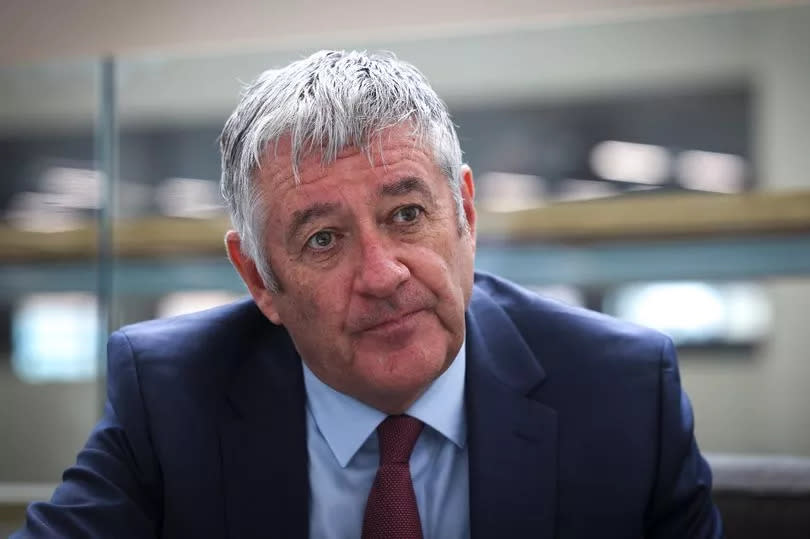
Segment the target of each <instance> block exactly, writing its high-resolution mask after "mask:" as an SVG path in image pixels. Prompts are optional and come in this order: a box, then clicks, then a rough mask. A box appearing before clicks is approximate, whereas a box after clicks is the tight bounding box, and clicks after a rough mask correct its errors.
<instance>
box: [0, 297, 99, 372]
mask: <svg viewBox="0 0 810 539" xmlns="http://www.w3.org/2000/svg"><path fill="white" fill-rule="evenodd" d="M98 338H99V323H98V309H97V305H96V297H95V296H94V295H92V294H84V293H55V294H33V295H29V296H26V297H24V298H23V299H22V300H21V301H20V302H19V304H18V305H17V306H16V308H15V310H14V313H13V315H12V332H11V340H12V344H11V366H12V369H13V371H14V373H15V374H16V375H17V376H18V377H19V378H20V379H21V380H24V381H26V382H29V383H44V382H78V381H87V380H92V379H94V378H95V377H96V375H97V372H98V361H97V358H96V345H97V343H98Z"/></svg>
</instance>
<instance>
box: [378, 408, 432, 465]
mask: <svg viewBox="0 0 810 539" xmlns="http://www.w3.org/2000/svg"><path fill="white" fill-rule="evenodd" d="M424 426H425V424H424V423H422V422H421V421H419V420H418V419H416V418H415V417H411V416H409V415H389V416H388V417H386V418H385V419H384V420H383V422H382V423H380V425H379V426H378V427H377V437H378V438H379V441H380V464H394V463H397V462H400V463H407V462H409V461H410V460H411V452H412V451H413V446H414V445H416V439H417V438H419V434H420V433H421V432H422V428H423V427H424Z"/></svg>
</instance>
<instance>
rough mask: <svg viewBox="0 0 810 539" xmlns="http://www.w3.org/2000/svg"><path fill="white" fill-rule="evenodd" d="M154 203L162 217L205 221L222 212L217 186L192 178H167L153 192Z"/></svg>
mask: <svg viewBox="0 0 810 539" xmlns="http://www.w3.org/2000/svg"><path fill="white" fill-rule="evenodd" d="M155 202H156V203H157V205H158V207H159V208H160V211H161V212H162V213H163V214H164V215H168V216H170V217H186V218H194V219H205V218H208V217H214V216H216V215H218V214H220V213H221V212H222V211H223V206H222V203H221V199H220V194H219V185H218V184H217V183H216V182H212V181H208V180H197V179H194V178H168V179H166V180H164V181H163V183H161V184H160V185H159V186H158V187H157V190H156V191H155Z"/></svg>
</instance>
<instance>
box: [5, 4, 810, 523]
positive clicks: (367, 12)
mask: <svg viewBox="0 0 810 539" xmlns="http://www.w3.org/2000/svg"><path fill="white" fill-rule="evenodd" d="M0 35H3V36H4V38H3V39H2V42H0V534H3V533H7V532H9V531H11V529H13V528H15V527H16V526H17V525H19V524H20V522H21V518H22V511H23V508H24V506H25V504H26V503H28V502H29V501H31V500H36V499H46V498H48V497H49V496H50V493H51V491H52V489H53V487H54V485H55V484H56V483H58V481H59V480H60V477H61V472H62V470H63V469H64V468H65V467H67V466H69V465H70V464H71V463H72V462H73V461H74V459H75V455H76V453H77V451H78V450H79V449H80V448H81V446H82V445H83V443H84V441H85V439H86V437H87V435H88V433H89V431H90V429H91V428H92V426H93V424H94V423H95V421H96V420H97V419H98V417H99V415H100V410H101V407H102V405H103V401H104V391H105V389H104V361H105V357H104V343H105V341H106V336H107V335H108V333H109V331H111V330H112V329H114V328H116V327H119V326H121V325H123V324H128V323H132V322H136V321H139V320H145V319H149V318H154V317H163V316H171V315H174V314H178V313H182V312H187V311H191V310H197V309H200V308H205V307H208V306H212V305H216V304H220V303H224V302H227V301H229V300H231V299H232V298H236V297H239V296H242V295H244V294H245V293H246V291H245V289H244V287H243V286H242V284H241V283H240V281H239V279H238V276H237V275H236V273H235V272H234V271H233V270H232V269H231V267H230V265H229V263H228V261H227V259H226V257H225V253H224V249H223V244H222V236H223V233H224V231H225V230H226V229H227V227H228V219H227V216H226V215H225V213H224V210H223V206H222V202H221V200H220V197H219V192H218V179H219V174H220V169H219V155H218V151H217V144H216V139H217V136H218V134H219V131H220V129H221V127H222V125H223V123H224V120H225V118H226V117H227V116H228V115H229V113H230V111H231V110H232V109H233V107H234V106H235V105H236V103H237V100H238V97H239V92H240V88H241V85H242V84H243V83H245V82H248V81H250V80H252V79H253V78H255V77H256V76H257V75H258V74H259V73H260V72H261V71H262V70H264V69H266V68H268V67H274V66H281V65H284V64H286V63H288V62H289V61H291V60H294V59H297V58H300V57H302V56H304V55H306V54H308V53H309V52H312V51H314V50H317V49H320V48H346V49H350V48H358V49H367V50H379V49H383V50H391V51H394V52H395V53H396V54H397V55H398V56H399V57H400V58H403V59H405V60H407V61H410V62H412V63H413V64H415V65H416V66H417V67H419V68H420V69H421V70H422V71H423V72H424V73H425V75H426V76H427V77H428V79H429V80H430V81H431V83H432V84H433V86H434V87H435V89H436V90H437V92H438V93H439V95H441V96H442V97H443V98H444V99H445V100H446V102H447V104H448V106H449V108H450V110H451V112H452V113H453V116H454V119H455V121H456V123H457V125H458V128H459V133H460V137H461V142H462V148H463V149H464V151H465V158H466V160H467V161H468V162H469V163H470V164H471V166H472V168H473V170H474V171H475V173H476V180H477V189H478V191H477V205H478V208H479V211H480V212H481V215H480V225H479V226H480V229H479V237H478V242H479V249H478V257H477V265H478V267H479V268H480V269H483V270H488V271H492V272H495V273H498V274H501V275H503V276H505V277H508V278H511V279H513V280H515V281H518V282H520V283H522V284H524V285H526V286H528V287H532V288H535V289H537V290H538V291H539V292H540V293H542V294H547V295H551V296H554V297H557V298H559V299H560V300H561V301H566V302H570V303H575V304H579V305H583V306H585V307H588V308H591V309H596V310H599V311H603V312H606V313H608V314H611V315H614V316H619V317H622V318H625V319H628V320H631V321H634V322H636V323H639V324H643V325H648V326H652V327H656V328H659V329H661V330H662V331H664V332H666V333H668V334H670V335H671V336H672V337H673V339H674V340H675V342H676V344H677V345H678V349H679V357H680V366H681V373H682V379H683V385H684V387H685V389H686V390H687V392H688V393H689V396H690V398H691V400H692V404H693V407H694V410H695V414H696V434H697V439H698V443H699V444H700V446H701V449H702V450H703V451H704V452H705V453H707V454H708V455H709V456H710V459H711V462H712V465H713V466H714V467H715V474H716V478H717V485H718V487H719V488H725V487H727V488H729V489H734V488H740V489H743V490H745V489H749V490H750V491H751V492H753V494H754V496H755V497H758V498H757V499H758V500H759V501H760V503H762V504H764V503H766V502H767V503H768V504H770V505H768V506H767V511H769V512H771V513H772V514H773V515H774V518H778V519H782V522H793V524H791V525H790V526H786V531H785V532H784V533H785V534H786V535H784V536H786V537H787V536H789V534H790V533H791V530H794V531H795V530H797V529H799V526H801V525H802V524H797V522H801V523H803V525H804V526H810V523H809V522H808V520H810V516H805V517H802V515H801V514H800V512H801V511H802V510H806V509H807V507H808V505H806V504H807V503H808V500H810V391H808V386H810V352H808V350H810V331H808V329H810V324H808V312H810V142H808V139H809V138H810V137H808V129H810V97H808V96H810V5H808V4H807V3H805V2H767V1H761V2H742V1H739V2H736V1H727V2H708V1H664V0H645V1H629V0H610V1H595V0H594V1H586V0H579V1H575V2H551V1H537V2H526V1H521V0H505V1H503V2H500V3H498V4H497V5H496V3H491V5H490V3H484V2H480V3H467V2H461V1H456V0H452V1H446V2H426V1H415V2H410V3H407V4H401V5H398V6H397V5H392V6H384V5H383V4H382V3H377V2H371V1H368V0H358V1H357V2H354V3H349V4H340V3H334V4H326V3H319V2H314V1H307V2H298V3H294V2H289V3H280V2H246V1H241V2H239V1H237V2H229V3H224V2H222V3H219V2H213V1H210V0H204V1H201V2H191V1H188V0H170V1H166V2H137V3H136V2H132V3H124V2H101V1H82V2H79V1H77V2H72V3H71V2H56V1H31V2H22V1H17V0H13V1H11V2H6V3H4V4H3V5H2V7H0ZM741 470H742V471H741ZM724 486H725V487H724ZM796 497H798V498H800V499H803V500H804V503H805V505H803V506H797V505H795V499H796ZM736 507H738V506H734V508H736ZM740 507H741V506H740ZM752 507H754V508H758V509H757V511H760V510H763V511H764V509H762V508H763V507H765V506H764V505H753V506H752ZM800 508H803V509H800ZM729 511H731V509H730V510H729ZM807 513H808V514H810V511H807ZM735 518H739V517H737V516H735ZM752 518H753V517H752ZM790 519H793V520H790ZM802 519H803V520H802ZM748 526H749V530H750V529H751V526H756V524H754V523H753V522H749V523H748ZM772 529H773V528H772ZM803 529H804V530H805V531H806V530H807V529H808V528H803ZM797 536H798V535H797Z"/></svg>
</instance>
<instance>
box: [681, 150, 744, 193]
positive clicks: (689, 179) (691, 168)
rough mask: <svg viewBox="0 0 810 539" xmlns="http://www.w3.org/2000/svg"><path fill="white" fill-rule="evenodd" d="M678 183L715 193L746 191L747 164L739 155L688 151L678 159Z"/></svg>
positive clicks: (682, 153)
mask: <svg viewBox="0 0 810 539" xmlns="http://www.w3.org/2000/svg"><path fill="white" fill-rule="evenodd" d="M676 168H677V172H678V182H679V183H680V184H681V185H683V186H684V187H687V188H689V189H696V190H700V191H711V192H715V193H738V192H740V191H742V190H743V187H744V184H745V175H746V172H747V165H746V162H745V159H743V158H742V157H740V156H739V155H733V154H728V153H716V152H704V151H699V150H688V151H685V152H681V153H680V154H679V155H678V158H677V161H676Z"/></svg>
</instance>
